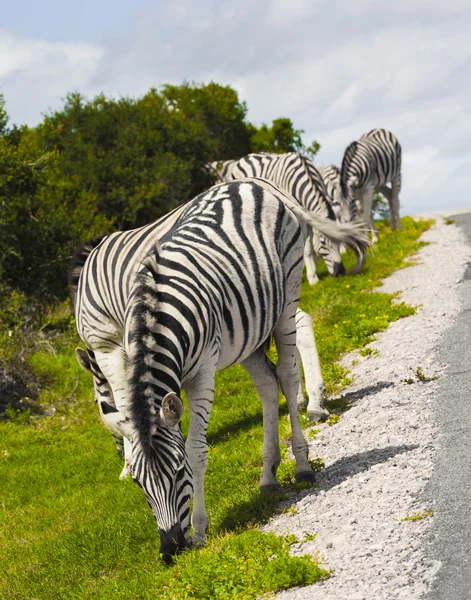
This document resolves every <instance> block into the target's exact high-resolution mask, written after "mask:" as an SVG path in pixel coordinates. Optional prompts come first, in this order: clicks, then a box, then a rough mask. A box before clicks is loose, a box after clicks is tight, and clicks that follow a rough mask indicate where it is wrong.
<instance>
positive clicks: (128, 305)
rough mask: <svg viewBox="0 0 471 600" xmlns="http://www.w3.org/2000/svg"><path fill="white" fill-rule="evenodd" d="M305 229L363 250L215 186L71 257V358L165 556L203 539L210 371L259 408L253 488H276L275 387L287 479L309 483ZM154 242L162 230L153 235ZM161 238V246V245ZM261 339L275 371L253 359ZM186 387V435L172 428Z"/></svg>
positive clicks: (350, 239) (263, 190)
mask: <svg viewBox="0 0 471 600" xmlns="http://www.w3.org/2000/svg"><path fill="white" fill-rule="evenodd" d="M305 221H307V222H309V223H310V224H311V226H315V227H318V228H319V229H320V230H321V231H322V232H323V234H324V235H326V236H328V237H330V236H332V237H333V238H334V239H336V240H339V241H346V242H347V243H348V244H350V245H351V246H354V247H356V250H357V252H358V254H360V255H361V254H362V253H364V251H365V248H366V245H367V240H366V238H365V237H364V236H362V235H361V234H359V233H358V230H356V229H355V228H354V227H352V226H343V227H339V226H338V225H336V224H335V223H332V222H330V221H326V220H323V219H321V218H319V217H316V216H313V215H311V214H310V213H308V212H307V211H306V210H305V209H302V208H301V207H300V206H299V205H298V204H297V203H296V202H295V201H294V199H292V198H291V197H289V196H288V195H287V194H286V193H285V192H284V191H282V190H281V189H279V188H278V187H277V186H275V185H273V184H271V183H270V182H268V181H266V180H257V179H245V180H239V181H234V182H230V183H225V184H220V185H217V186H215V187H213V188H211V189H210V190H208V191H207V192H205V193H203V194H201V195H200V196H198V197H197V198H195V199H194V200H192V201H190V202H188V203H187V204H185V205H183V206H181V207H179V208H177V209H175V210H174V211H173V212H172V213H170V214H169V215H168V216H167V217H164V219H161V220H160V221H158V222H157V223H153V224H150V225H147V226H145V227H141V228H140V229H136V230H132V231H127V232H117V233H114V234H111V235H109V236H105V237H104V238H103V239H102V240H101V241H100V240H96V241H95V242H92V243H90V244H88V245H86V247H85V249H84V250H83V251H81V252H79V253H78V254H77V256H76V261H75V267H74V269H73V271H72V275H71V284H72V297H73V300H74V306H75V314H76V321H77V330H78V332H79V334H80V336H81V338H82V340H83V341H84V342H85V344H86V346H87V352H86V353H85V352H84V351H81V352H80V351H79V352H78V353H77V358H78V359H79V362H81V363H82V364H83V366H85V367H86V368H88V369H91V370H92V372H93V374H94V382H95V393H96V394H97V398H98V400H99V402H98V404H99V407H100V411H101V416H102V419H103V421H104V423H105V424H106V426H107V427H108V428H109V429H110V430H111V431H113V432H114V433H115V434H116V435H118V436H119V435H122V436H125V439H126V441H127V443H126V444H125V451H126V452H127V456H128V458H129V462H130V470H131V473H132V475H133V478H134V479H135V481H137V483H139V485H140V486H141V487H142V488H143V490H144V493H145V495H146V498H147V500H148V503H149V505H150V506H151V508H152V510H153V512H154V515H155V517H156V519H157V523H158V526H159V533H160V540H161V546H160V550H161V552H162V554H163V557H164V559H165V560H166V561H167V562H169V561H170V560H171V556H172V555H173V554H174V553H176V552H178V551H180V550H182V549H184V548H186V547H188V545H189V544H190V534H189V526H190V499H191V497H192V494H193V490H194V504H193V514H192V518H191V522H192V526H193V529H194V534H195V541H196V542H201V541H204V539H205V533H206V529H207V525H208V517H207V513H206V509H205V504H204V495H203V484H204V475H205V472H206V466H207V459H208V450H207V442H206V429H207V425H208V421H209V416H210V412H211V405H212V400H213V394H214V375H215V372H216V371H219V370H221V369H224V368H226V367H228V366H230V365H233V364H236V363H241V364H242V365H243V366H244V367H245V368H246V369H247V371H248V372H249V374H250V376H251V378H252V380H253V382H254V384H255V387H256V388H257V391H258V393H259V395H260V398H261V400H262V405H263V417H264V446H263V469H262V475H261V479H260V485H261V487H262V488H273V487H278V485H279V484H278V482H277V480H276V470H277V467H278V464H279V462H280V451H279V440H278V382H279V383H280V384H281V388H282V391H283V394H284V395H285V396H286V399H287V403H288V408H289V414H290V419H291V425H292V430H293V438H292V448H293V453H294V455H295V458H296V472H297V478H298V480H299V481H305V480H308V481H312V480H313V479H314V473H313V472H312V470H311V467H310V465H309V462H308V450H307V444H306V441H305V439H304V436H303V433H302V430H301V427H300V423H299V417H298V413H297V406H296V395H297V390H298V386H299V374H298V369H297V366H296V352H295V349H296V327H295V326H294V320H295V318H296V314H297V306H298V301H299V293H300V285H301V275H302V268H303V247H304V242H305V238H306V235H307V232H306V229H307V228H306V225H305ZM164 230H166V231H165V233H163V231H164ZM159 240H160V243H159ZM272 334H273V336H274V339H275V343H276V347H277V352H278V363H277V365H276V367H275V366H274V365H273V364H272V363H271V361H270V360H269V359H268V358H267V356H266V353H265V347H266V342H267V340H269V338H270V336H271V335H272ZM181 389H184V390H185V391H186V394H187V397H188V402H189V409H190V429H189V434H188V439H187V442H186V445H185V444H184V441H183V436H182V433H181V429H180V427H179V423H180V420H181V417H182V414H183V404H182V401H181V399H180V391H181Z"/></svg>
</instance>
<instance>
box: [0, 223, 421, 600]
mask: <svg viewBox="0 0 471 600" xmlns="http://www.w3.org/2000/svg"><path fill="white" fill-rule="evenodd" d="M403 225H404V229H403V230H402V231H401V232H394V233H393V232H391V231H390V230H389V229H388V228H385V227H382V226H380V241H379V244H378V245H377V246H376V247H375V249H374V255H373V256H370V257H369V258H368V261H367V265H366V267H365V270H364V273H362V274H360V275H356V276H354V277H344V278H340V279H336V280H334V279H333V278H331V277H327V276H325V275H321V281H320V282H319V284H318V285H316V286H315V287H314V288H311V287H310V286H309V285H308V284H307V283H304V284H303V288H302V298H301V306H302V307H303V309H304V310H307V311H308V312H309V313H310V314H311V315H312V316H313V318H314V322H315V327H316V338H317V343H318V348H319V354H320V358H321V363H322V367H323V374H324V377H325V381H326V384H327V388H328V391H329V393H335V392H337V391H339V390H340V389H341V388H342V386H343V385H344V384H345V383H346V382H347V381H348V379H349V374H348V372H347V371H346V370H345V369H343V368H342V367H340V366H339V365H338V364H336V361H337V360H338V359H339V357H340V356H341V354H342V353H344V352H346V351H349V350H352V349H354V348H361V347H363V346H364V345H365V344H367V343H369V342H371V341H372V340H373V338H374V335H375V334H376V333H377V332H378V331H382V330H383V329H385V328H386V327H387V326H388V324H389V323H390V322H392V321H395V320H396V319H399V318H401V317H403V316H407V315H410V314H412V313H413V312H414V309H413V308H412V307H409V306H406V305H404V304H402V303H396V302H394V298H393V297H392V296H390V295H387V294H383V293H381V291H380V290H378V289H376V288H377V287H378V285H379V279H380V278H382V277H385V276H387V275H388V274H390V273H391V272H392V271H394V270H395V269H398V268H401V267H403V266H405V264H407V261H406V259H407V257H408V256H410V255H411V254H412V253H414V252H415V251H416V250H417V249H418V248H419V247H420V243H418V242H417V239H418V237H419V236H420V234H421V233H422V232H423V231H424V230H425V229H427V228H428V226H429V225H430V222H419V223H415V222H414V221H413V220H412V219H410V218H405V219H403ZM347 260H348V261H350V263H351V262H352V261H353V258H352V257H350V256H349V257H348V258H347ZM67 340H68V338H65V341H64V339H63V341H62V342H61V344H60V345H57V346H56V347H57V348H58V349H57V350H56V352H55V354H53V353H52V352H50V351H47V350H41V351H37V352H35V353H34V354H33V355H32V357H31V365H32V367H33V369H34V371H35V372H36V374H37V375H38V376H39V378H40V380H41V381H42V382H43V390H42V392H41V402H43V403H47V404H53V405H54V406H55V408H56V412H55V414H54V415H53V416H51V417H44V418H41V419H38V418H37V417H35V416H34V414H33V415H31V414H28V415H25V416H24V417H23V418H22V416H21V414H19V413H15V414H12V416H13V417H14V418H13V420H12V421H11V422H0V507H1V511H0V560H1V564H2V569H1V570H0V598H1V599H2V600H3V599H5V600H35V599H37V600H55V599H57V600H59V599H60V600H63V599H71V600H72V599H85V598H86V599H100V600H102V599H103V600H107V599H109V600H119V599H128V598H129V599H131V598H133V599H147V598H154V599H155V598H162V599H169V600H182V599H185V598H201V599H213V598H214V599H249V598H256V597H257V595H262V594H264V593H267V592H275V591H276V590H278V589H284V588H288V587H292V586H294V585H306V584H309V583H312V582H314V581H317V580H318V579H319V578H321V577H328V576H329V574H330V573H329V572H327V571H325V570H324V569H322V566H321V564H320V563H319V560H318V558H317V557H310V556H308V557H303V558H294V557H290V556H289V544H290V543H291V542H292V540H291V542H290V540H288V539H285V538H280V537H277V536H274V535H272V534H265V533H261V532H259V531H258V530H256V529H254V526H256V525H257V524H259V523H261V522H263V521H264V520H266V519H267V518H268V517H270V516H271V515H273V514H275V513H276V512H277V511H278V510H279V509H278V503H279V500H280V498H281V497H282V494H277V495H276V494H275V495H269V494H260V492H259V489H258V479H259V475H260V469H261V449H262V411H261V405H260V402H259V400H258V398H257V397H256V395H255V392H254V390H253V387H252V384H251V382H250V379H249V377H248V375H247V374H246V373H245V371H244V370H243V369H242V368H241V367H239V366H236V367H233V368H231V369H228V370H226V371H224V372H222V373H219V374H218V375H217V380H216V397H215V401H214V407H213V413H212V416H211V420H210V424H209V431H208V442H209V445H210V451H209V467H208V473H207V478H206V494H205V496H206V502H207V509H208V513H209V518H210V531H209V539H208V545H207V546H206V548H204V549H194V550H192V551H189V552H185V553H183V554H182V555H181V556H180V557H178V558H177V560H176V561H175V563H174V564H173V565H172V566H171V567H167V566H166V565H165V564H164V563H163V562H162V561H161V560H160V558H159V555H158V547H159V539H158V531H157V526H156V523H155V520H154V517H153V515H152V512H151V511H150V509H149V508H148V506H147V503H146V501H145V498H144V495H143V493H142V491H141V490H140V489H139V488H138V486H136V485H134V484H133V483H132V482H131V481H124V482H122V481H119V480H118V475H119V473H120V470H121V467H122V465H121V461H120V459H119V458H118V456H117V454H116V451H115V447H114V443H113V441H112V439H111V436H110V435H109V433H108V432H107V431H106V430H105V429H104V427H103V426H102V425H101V422H100V419H99V416H98V411H97V409H96V407H95V406H94V402H93V400H92V395H93V391H92V381H91V377H90V376H89V375H87V374H86V373H84V372H83V371H81V369H80V368H79V366H78V365H77V363H76V361H75V357H74V347H75V340H71V341H67ZM76 378H78V381H79V385H78V387H77V389H76V391H75V393H74V394H73V395H72V392H73V391H74V388H75V385H76ZM280 406H281V411H280V435H281V437H282V438H285V439H286V438H288V437H289V425H288V420H287V418H286V412H287V411H286V407H285V403H284V400H282V401H281V403H280ZM330 407H331V408H332V407H334V408H335V407H339V408H342V409H347V408H348V405H347V403H346V401H345V399H343V398H342V397H340V399H337V400H336V401H333V402H332V403H331V405H330ZM28 423H29V424H28ZM183 426H184V429H185V430H186V428H187V427H188V423H187V420H186V419H185V420H184V423H183ZM284 454H285V455H286V454H287V453H286V451H285V452H284ZM311 458H312V459H313V465H314V466H315V467H316V468H317V469H321V468H322V466H323V461H322V457H311ZM293 469H294V466H293V463H292V462H290V461H288V460H286V461H285V462H284V463H283V464H282V466H281V467H280V473H279V475H280V480H282V482H283V484H284V486H285V490H290V489H299V488H298V487H296V484H295V483H294V479H293ZM309 535H310V536H311V537H310V538H309V539H313V537H312V536H314V535H315V532H312V533H310V534H309Z"/></svg>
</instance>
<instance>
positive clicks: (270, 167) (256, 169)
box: [221, 152, 335, 220]
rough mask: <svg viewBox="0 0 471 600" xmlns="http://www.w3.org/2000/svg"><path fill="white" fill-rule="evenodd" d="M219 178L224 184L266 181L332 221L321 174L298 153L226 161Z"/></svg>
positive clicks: (254, 155) (266, 154)
mask: <svg viewBox="0 0 471 600" xmlns="http://www.w3.org/2000/svg"><path fill="white" fill-rule="evenodd" d="M221 176H222V177H224V179H225V180H229V179H240V178H243V177H260V178H262V179H268V180H269V181H272V182H273V183H275V184H277V185H278V186H280V187H281V188H282V189H283V190H285V191H286V192H288V193H289V194H291V196H293V197H294V198H295V199H296V200H297V201H298V202H299V204H301V206H303V207H304V208H307V209H308V210H310V211H312V212H315V213H316V214H318V215H320V216H323V217H325V218H328V219H332V220H335V214H334V212H333V209H332V207H331V205H330V203H329V202H328V200H327V190H326V187H325V183H324V180H323V179H322V176H321V174H320V173H319V171H318V170H317V169H316V167H315V166H314V165H313V164H312V162H311V161H310V160H309V159H308V158H307V157H306V156H304V155H302V154H300V153H299V152H288V153H286V154H272V153H269V152H257V153H253V154H248V155H247V156H244V157H243V158H241V159H239V160H236V161H226V163H224V170H221Z"/></svg>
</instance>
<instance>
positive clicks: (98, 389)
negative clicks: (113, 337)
mask: <svg viewBox="0 0 471 600" xmlns="http://www.w3.org/2000/svg"><path fill="white" fill-rule="evenodd" d="M75 357H76V358H77V362H78V363H79V365H80V366H81V367H82V368H83V369H84V370H85V371H89V372H90V373H91V374H92V376H93V387H94V390H95V401H96V403H97V404H98V408H99V410H100V416H101V419H102V421H104V419H103V408H102V404H101V401H102V400H104V401H105V402H107V403H108V404H110V405H111V406H113V407H114V408H116V407H115V403H114V399H113V393H112V392H111V388H110V386H109V384H108V381H107V380H106V377H105V376H104V375H103V373H102V372H101V370H100V367H99V366H98V363H97V362H96V359H95V355H94V353H93V352H92V351H91V350H88V351H87V350H83V349H82V348H76V350H75ZM111 435H112V436H113V439H114V441H115V444H116V449H117V451H118V455H119V456H120V457H121V458H124V442H123V436H122V435H118V434H116V433H115V432H113V431H112V432H111Z"/></svg>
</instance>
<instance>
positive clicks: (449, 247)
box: [265, 215, 471, 600]
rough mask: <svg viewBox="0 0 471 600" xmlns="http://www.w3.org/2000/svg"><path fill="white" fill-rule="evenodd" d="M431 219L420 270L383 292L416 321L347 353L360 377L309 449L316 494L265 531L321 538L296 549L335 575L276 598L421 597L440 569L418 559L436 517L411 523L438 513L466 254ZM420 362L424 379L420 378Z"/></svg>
mask: <svg viewBox="0 0 471 600" xmlns="http://www.w3.org/2000/svg"><path fill="white" fill-rule="evenodd" d="M424 216H426V217H430V216H431V217H433V218H435V219H436V224H435V225H434V226H433V227H432V228H431V229H430V230H429V231H427V232H425V234H424V235H423V236H422V240H423V241H426V242H430V244H429V245H428V246H425V247H424V248H423V249H422V250H420V252H419V253H418V254H417V255H416V257H415V258H414V262H415V266H413V267H408V268H406V269H402V270H400V271H397V272H396V273H394V274H393V275H392V276H391V277H389V278H388V279H386V280H385V281H384V286H383V287H382V288H381V289H382V291H384V292H388V293H394V292H399V291H400V292H401V293H400V296H399V299H400V300H403V301H405V302H407V303H409V304H411V305H414V306H417V307H419V308H418V311H417V314H415V315H413V316H411V317H408V318H406V319H401V320H399V321H396V322H395V323H392V324H391V325H390V326H389V327H388V329H387V330H386V331H385V332H383V333H382V334H379V335H378V338H377V340H376V341H374V342H373V343H371V344H370V347H371V348H372V350H373V351H378V352H373V354H371V355H369V356H368V357H362V356H360V355H359V354H358V353H356V352H355V353H351V354H349V355H347V356H345V357H344V358H343V360H342V363H343V364H344V365H345V366H346V367H348V368H349V369H351V372H352V375H353V376H354V383H353V384H352V385H351V386H349V387H348V388H347V389H346V390H345V391H344V395H345V396H347V398H348V399H349V400H350V401H351V408H350V410H348V411H347V412H346V413H344V414H343V415H342V417H341V420H340V422H338V423H337V424H335V425H333V426H328V425H326V424H322V425H319V426H316V428H317V429H321V432H320V433H318V434H317V437H316V439H315V440H314V441H311V442H310V455H311V457H317V456H318V457H321V458H323V459H324V460H325V463H326V468H325V469H324V470H323V471H322V472H321V473H319V475H318V478H317V481H318V484H317V486H316V487H315V488H313V489H311V490H306V491H304V492H302V493H301V494H300V495H299V496H297V497H296V498H295V499H294V500H293V501H292V502H291V505H292V506H293V507H294V508H295V513H294V514H292V513H291V512H290V513H285V514H283V515H280V516H278V517H276V518H275V519H273V520H272V521H270V523H269V524H268V525H267V526H266V527H265V530H270V531H275V532H276V533H279V534H283V533H288V532H289V533H294V534H295V535H296V536H297V537H298V538H299V539H301V540H302V539H303V537H304V535H305V534H306V533H309V534H312V533H317V537H316V539H315V540H313V541H309V542H306V543H299V544H296V545H294V546H293V547H292V550H293V553H294V554H305V553H310V554H314V553H316V552H317V553H319V555H320V556H321V557H322V558H323V559H324V561H325V562H324V566H325V567H326V568H331V569H333V570H334V572H335V573H334V575H333V576H332V577H331V578H330V579H328V580H326V581H325V582H321V583H317V584H314V585H313V586H309V587H305V588H298V589H292V590H288V591H286V592H282V593H280V594H278V596H277V598H279V600H307V599H309V600H321V599H322V600H330V599H335V600H372V599H374V600H379V599H383V598H384V599H388V600H389V599H404V600H405V599H407V600H415V599H418V598H423V596H424V595H425V593H426V592H427V590H428V589H429V587H430V584H431V582H432V580H433V578H434V576H435V574H436V572H437V570H438V567H439V563H438V562H437V561H433V560H431V559H429V558H426V556H425V555H424V552H423V538H424V536H425V534H426V533H427V532H428V530H429V527H430V524H431V522H432V520H433V516H432V517H430V516H428V517H425V518H422V519H419V520H416V521H404V518H405V517H407V516H413V515H417V514H419V513H423V512H424V511H426V510H427V509H430V508H432V506H431V505H428V504H427V503H426V501H425V500H424V499H423V498H424V497H425V496H424V494H423V492H424V488H425V486H426V484H427V482H428V481H429V479H430V477H431V475H432V472H433V455H434V446H435V442H436V424H435V421H434V416H433V411H432V401H433V398H434V395H435V394H436V392H437V386H438V381H437V379H433V377H435V376H443V375H444V374H445V371H446V365H443V364H440V363H439V361H438V356H437V345H438V342H439V340H440V339H441V337H442V336H443V334H444V332H445V331H446V330H447V329H448V328H449V327H450V326H451V325H452V323H453V321H454V320H455V319H456V317H457V314H458V312H459V309H460V298H459V283H460V280H461V278H462V276H463V273H464V270H465V266H466V264H467V262H469V261H470V260H471V247H470V246H469V245H468V243H467V242H466V238H465V236H464V234H463V233H462V232H461V231H460V230H459V229H458V228H457V227H456V226H455V225H447V224H446V223H445V221H444V220H443V219H442V218H441V217H440V216H438V215H424ZM451 258H452V260H451ZM352 361H354V364H353V365H352ZM418 367H420V368H421V369H422V372H423V374H424V375H425V377H426V378H428V379H429V380H428V381H425V382H424V381H420V380H419V379H418V377H417V368H418ZM406 379H407V380H413V381H414V382H413V383H405V382H404V381H403V380H406ZM288 505H289V504H288Z"/></svg>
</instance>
